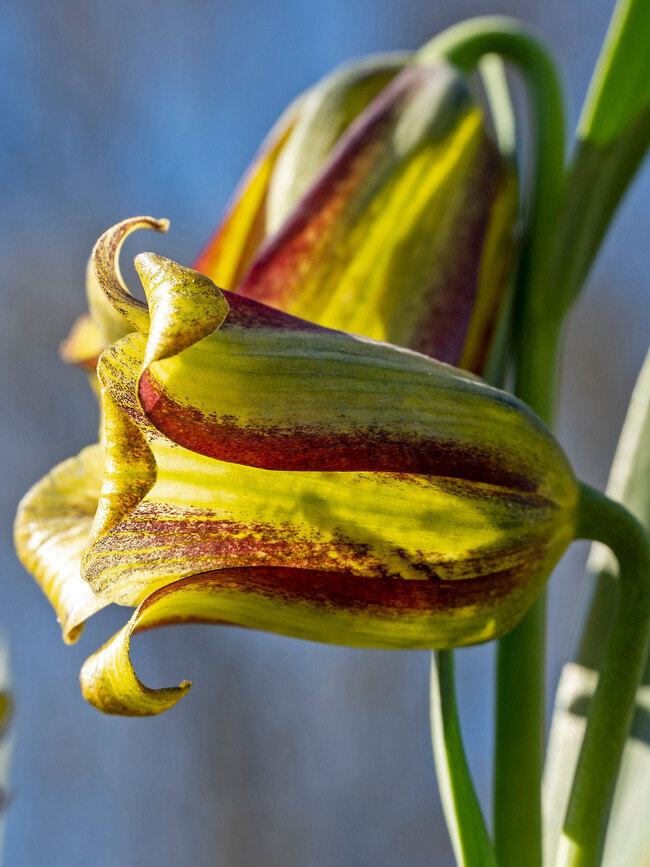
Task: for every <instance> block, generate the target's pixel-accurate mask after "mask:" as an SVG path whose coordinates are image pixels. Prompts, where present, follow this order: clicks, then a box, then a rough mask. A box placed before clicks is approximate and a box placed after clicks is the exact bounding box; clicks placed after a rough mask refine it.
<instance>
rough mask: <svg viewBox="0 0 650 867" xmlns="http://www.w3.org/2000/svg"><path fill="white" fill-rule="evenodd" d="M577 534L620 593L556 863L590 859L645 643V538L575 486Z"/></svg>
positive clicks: (592, 866) (648, 587) (648, 552)
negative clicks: (604, 562) (608, 554)
mask: <svg viewBox="0 0 650 867" xmlns="http://www.w3.org/2000/svg"><path fill="white" fill-rule="evenodd" d="M578 536H579V537H581V538H587V539H595V540H597V541H600V542H603V543H604V544H605V545H607V546H608V547H609V548H611V549H612V551H613V552H614V554H615V555H616V558H617V559H618V562H619V591H618V593H619V596H618V604H617V607H616V613H615V616H614V623H613V626H612V629H611V632H610V635H609V638H608V640H607V647H606V650H605V661H604V663H603V666H602V668H601V671H600V676H599V680H598V688H597V689H596V693H595V695H594V698H593V699H592V702H591V707H590V710H589V715H588V718H587V729H586V731H585V736H584V740H583V743H582V749H581V751H580V757H579V759H578V766H577V768H576V773H575V776H574V779H573V787H572V789H571V796H570V798H569V806H568V808H567V813H566V819H565V823H564V830H563V832H562V838H561V841H560V846H559V850H558V855H557V860H556V867H596V865H598V864H599V862H600V857H601V854H602V847H603V843H604V838H605V830H606V824H607V817H608V814H609V809H610V806H611V799H612V795H613V793H614V784H615V782H616V774H617V771H618V766H619V762H620V759H621V753H622V751H623V747H624V746H625V741H626V738H627V736H628V733H629V730H630V725H631V723H632V716H633V713H634V700H635V695H636V690H637V686H638V683H639V680H640V678H641V675H642V673H643V668H644V664H645V658H646V654H647V652H648V644H649V643H650V539H649V538H648V535H647V534H646V532H645V530H644V529H643V527H642V526H641V524H640V523H639V522H638V521H637V520H636V518H634V517H633V515H632V514H631V513H630V512H628V511H627V510H626V509H625V508H624V507H623V506H621V505H619V504H618V503H615V502H613V501H612V500H609V499H608V498H607V497H606V496H605V495H604V494H601V493H599V492H598V491H595V490H593V488H590V487H589V486H587V485H583V486H582V488H581V509H580V525H579V527H578Z"/></svg>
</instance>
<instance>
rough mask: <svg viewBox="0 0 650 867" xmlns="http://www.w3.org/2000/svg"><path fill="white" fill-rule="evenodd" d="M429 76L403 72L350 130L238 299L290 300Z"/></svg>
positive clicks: (276, 302)
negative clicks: (397, 120)
mask: <svg viewBox="0 0 650 867" xmlns="http://www.w3.org/2000/svg"><path fill="white" fill-rule="evenodd" d="M435 74H436V72H435V71H432V70H431V69H427V68H425V67H410V68H407V69H404V70H403V71H402V72H401V73H400V74H399V75H398V76H397V77H396V78H395V79H394V80H393V81H392V82H391V84H389V85H388V86H387V87H386V88H384V90H383V91H382V92H381V93H380V95H379V96H377V97H376V98H375V100H373V102H372V104H371V106H372V107H371V108H370V109H366V111H365V112H363V113H362V114H361V115H360V116H359V118H357V120H356V121H354V122H353V123H352V124H351V125H350V127H349V129H348V130H347V132H346V134H345V135H344V136H343V137H342V138H341V140H340V142H339V143H338V145H337V146H336V148H335V149H334V151H333V152H332V154H331V155H330V159H329V161H328V163H327V166H326V168H325V169H324V171H323V173H322V175H321V176H320V178H319V179H318V180H317V181H316V183H315V184H314V185H313V186H312V187H311V189H310V190H309V191H308V192H307V194H306V195H305V197H304V198H303V199H302V200H301V201H300V202H299V203H298V205H297V206H296V207H295V209H294V210H293V212H292V214H291V216H290V217H289V219H288V220H287V222H286V223H285V224H284V226H283V227H282V228H281V229H280V231H279V232H278V233H277V234H276V235H275V236H273V237H272V238H271V239H270V240H269V241H268V242H267V244H266V245H265V246H263V247H262V249H261V250H260V252H259V253H258V255H257V257H256V259H255V260H254V261H253V264H252V266H251V268H250V270H249V272H248V274H247V275H246V276H245V277H244V280H243V282H242V284H241V286H240V287H239V292H240V293H241V294H243V295H246V296H248V297H250V298H257V299H258V300H260V301H264V302H265V303H267V304H273V305H274V306H278V307H283V306H286V305H287V304H288V303H289V302H291V301H292V300H293V297H294V296H295V294H296V291H298V292H299V291H300V288H299V283H300V279H301V273H302V272H303V271H305V270H311V269H312V268H313V267H314V266H318V264H319V262H318V261H317V260H318V259H319V254H321V253H322V248H323V245H324V244H325V245H326V246H327V244H328V241H329V237H328V233H329V231H330V227H331V226H332V224H333V223H335V221H336V220H337V218H338V217H339V215H340V214H341V213H342V212H343V211H344V210H345V209H346V208H348V207H349V204H350V201H351V199H352V198H353V197H354V194H355V193H356V192H357V190H358V188H359V185H360V183H362V182H363V181H364V180H365V179H366V177H367V175H368V174H369V172H370V171H371V169H372V166H373V164H374V163H375V162H376V160H377V157H378V154H379V153H381V151H382V150H383V149H384V148H385V147H386V141H385V139H386V133H387V131H388V130H390V129H391V127H392V126H393V125H394V123H395V118H396V117H397V116H398V115H399V112H400V110H401V108H402V106H403V104H404V103H405V102H406V101H408V100H409V99H411V98H412V97H413V95H414V94H416V93H417V92H418V90H419V89H420V88H421V87H422V85H423V84H424V83H426V81H427V80H429V79H430V78H431V76H432V75H435Z"/></svg>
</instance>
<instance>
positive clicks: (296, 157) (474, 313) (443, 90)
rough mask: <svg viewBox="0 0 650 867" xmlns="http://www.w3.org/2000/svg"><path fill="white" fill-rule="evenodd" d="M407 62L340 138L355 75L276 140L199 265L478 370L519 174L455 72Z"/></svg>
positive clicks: (307, 106)
mask: <svg viewBox="0 0 650 867" xmlns="http://www.w3.org/2000/svg"><path fill="white" fill-rule="evenodd" d="M417 60H418V56H417V55H415V56H414V58H413V62H412V63H411V64H409V65H405V66H404V67H403V69H402V70H401V71H400V72H399V73H398V74H397V75H395V74H394V66H395V64H396V63H398V62H400V59H399V58H398V59H395V58H392V64H393V66H392V67H391V65H390V63H389V62H388V61H387V60H384V61H383V64H384V65H383V67H382V68H381V69H379V70H377V69H375V70H374V77H372V78H371V81H372V83H373V84H374V85H375V87H376V85H377V83H378V82H379V81H380V80H381V78H380V72H381V73H382V74H383V76H384V80H385V78H386V77H387V75H388V73H389V72H392V73H393V75H392V77H391V80H390V81H389V83H387V84H386V85H385V86H384V87H383V88H382V89H381V90H380V91H379V93H378V94H377V95H376V96H375V97H374V99H372V100H370V101H369V103H368V104H367V105H366V106H365V108H363V110H362V111H361V112H360V113H359V114H358V115H357V116H356V117H355V118H354V120H353V122H351V123H349V125H348V126H345V127H344V128H342V126H343V125H342V124H341V123H340V122H335V121H334V120H332V117H334V118H337V119H339V118H340V116H341V115H342V114H343V112H341V111H339V113H338V114H337V113H336V112H334V111H333V110H332V103H334V104H335V105H340V104H341V103H342V102H344V97H345V96H348V97H349V93H350V92H356V91H354V88H353V83H354V85H356V86H357V87H358V80H359V78H360V77H361V72H360V71H359V69H358V68H353V71H354V72H355V73H356V75H353V74H352V73H351V72H349V73H348V75H347V77H345V76H343V77H342V76H340V75H339V76H338V77H336V76H335V77H333V78H332V79H326V80H325V81H324V82H323V83H322V84H321V85H320V86H317V87H316V88H315V89H314V91H313V92H312V93H311V94H309V95H308V96H307V97H306V98H305V101H304V103H303V104H302V105H299V106H298V107H297V108H296V109H295V111H294V113H293V114H292V115H290V117H289V118H285V120H283V121H282V122H281V126H280V129H279V130H275V131H274V132H273V133H272V134H271V136H270V138H269V141H268V142H267V143H266V145H265V147H264V148H263V149H262V152H261V155H260V156H259V157H258V158H257V160H256V162H255V163H254V164H253V167H252V168H251V170H249V173H248V174H247V176H246V179H245V181H244V183H243V184H242V186H241V190H240V192H239V193H238V195H237V197H236V198H235V201H234V203H233V205H232V206H231V208H230V210H229V212H228V214H227V216H226V218H225V219H224V222H223V223H222V225H221V227H220V228H219V229H218V230H217V233H216V235H215V237H214V238H213V240H212V241H211V242H210V244H209V245H208V246H207V248H206V249H205V251H204V252H203V254H202V255H201V256H200V257H199V259H198V261H197V263H196V267H197V269H198V270H200V271H202V272H203V273H205V274H206V275H208V276H209V277H211V278H212V279H213V280H214V281H215V282H216V283H217V285H219V286H221V287H223V288H225V289H231V290H233V291H237V292H238V293H240V294H243V295H246V296H248V297H250V298H254V299H256V300H258V301H262V302H264V303H266V304H269V305H271V306H274V307H277V308H279V309H281V310H284V311H285V312H289V313H292V314H294V315H297V316H300V317H302V318H305V319H309V320H311V321H314V322H318V323H319V324H321V325H326V326H329V327H333V328H343V329H345V330H346V331H352V332H354V333H355V334H362V335H365V336H367V337H373V338H375V339H379V340H388V341H390V342H392V343H398V344H400V345H402V346H410V347H411V348H413V349H417V350H418V351H421V352H424V353H426V354H428V355H431V356H433V357H435V358H438V359H439V360H442V361H447V362H449V363H452V364H455V365H459V366H461V367H463V368H465V369H468V370H473V371H475V372H478V373H480V372H481V371H482V370H483V368H484V365H485V362H486V358H487V354H488V350H489V345H490V339H491V337H492V333H493V330H494V327H495V323H496V321H497V318H498V313H499V309H500V306H501V302H502V300H503V296H504V290H505V288H506V284H507V281H508V278H509V273H510V266H511V261H512V255H511V254H512V246H513V233H514V226H515V222H516V214H517V189H516V181H515V176H514V172H513V170H512V167H511V166H510V165H509V164H508V162H507V161H506V160H505V159H504V157H503V156H502V155H501V154H500V153H499V151H498V150H497V147H496V146H495V144H494V143H493V141H492V139H491V138H490V135H489V134H488V132H487V130H486V125H485V122H484V118H483V113H482V110H481V109H480V107H479V106H478V104H477V103H476V101H475V100H474V99H473V97H472V96H471V94H470V91H469V89H468V86H467V82H466V79H465V78H464V77H463V75H462V74H461V73H460V72H458V71H457V70H456V69H454V68H453V67H452V66H450V65H448V64H446V63H444V62H442V61H441V62H439V63H437V64H435V65H427V64H424V63H418V62H417ZM368 75H369V73H368ZM369 92H370V93H372V89H371V88H366V90H365V91H364V93H365V94H368V93H369ZM354 104H355V107H357V106H359V105H360V101H359V100H357V102H355V103H354ZM349 117H350V115H348V116H347V117H346V119H349ZM333 131H335V133H336V134H337V135H339V136H340V137H339V138H334V136H333V135H332V133H333Z"/></svg>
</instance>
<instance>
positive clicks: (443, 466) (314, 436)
mask: <svg viewBox="0 0 650 867" xmlns="http://www.w3.org/2000/svg"><path fill="white" fill-rule="evenodd" d="M139 397H140V402H141V405H142V408H143V409H144V411H145V413H146V414H147V416H148V418H149V420H150V421H151V423H152V424H153V425H154V426H155V427H156V428H158V430H160V431H161V432H162V433H164V434H165V436H167V437H169V439H171V440H172V441H173V442H175V443H178V444H179V445H181V446H184V447H185V448H187V449H190V450H191V451H194V452H197V453H198V454H201V455H206V456H207V457H210V458H215V459H216V460H220V461H228V462H230V463H237V464H244V465H246V466H251V467H258V468H260V469H266V470H300V471H322V472H386V473H416V474H420V475H432V476H446V477H450V478H457V479H464V480H467V481H474V482H484V483H485V484H491V485H499V486H501V487H504V488H513V489H516V490H519V491H521V492H527V491H534V490H536V487H537V485H536V481H535V479H534V478H532V479H531V478H530V477H529V476H527V475H525V474H524V473H523V472H519V471H517V470H511V469H508V467H507V461H506V460H504V457H503V455H502V454H501V453H499V452H498V451H497V450H496V449H494V448H492V447H491V446H490V445H489V443H481V444H479V443H474V444H472V446H471V447H468V448H463V447H462V446H460V445H457V444H453V443H450V442H448V441H442V440H436V439H435V438H433V437H425V436H417V435H413V434H411V435H409V434H407V433H403V432H400V431H387V430H385V429H382V428H379V427H376V428H373V427H364V428H359V429H358V430H346V431H337V430H335V429H332V428H330V429H329V430H324V429H323V427H315V428H308V427H304V426H297V425H296V426H294V427H291V426H290V425H289V424H287V425H285V426H282V427H280V426H265V425H263V424H262V423H260V424H258V425H256V426H248V427H244V426H243V425H242V424H241V423H239V422H238V421H237V420H235V419H233V418H232V417H227V416H224V417H220V418H217V417H209V416H206V415H204V414H203V413H201V412H200V411H199V410H197V409H195V408H193V407H188V406H184V405H182V404H180V403H178V402H176V401H174V400H173V399H171V398H170V397H169V395H168V394H167V393H166V392H165V390H164V389H163V388H162V387H161V385H160V384H159V383H158V382H157V381H156V380H155V379H154V377H153V376H152V375H151V374H150V373H149V372H148V371H145V373H144V374H143V375H142V377H141V379H140V385H139Z"/></svg>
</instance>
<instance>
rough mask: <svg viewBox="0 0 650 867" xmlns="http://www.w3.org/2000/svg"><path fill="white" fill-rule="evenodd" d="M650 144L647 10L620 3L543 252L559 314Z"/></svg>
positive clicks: (630, 0)
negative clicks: (547, 258)
mask: <svg viewBox="0 0 650 867" xmlns="http://www.w3.org/2000/svg"><path fill="white" fill-rule="evenodd" d="M649 144H650V8H649V7H648V2H647V0H619V2H618V4H617V5H616V8H615V10H614V14H613V16H612V20H611V23H610V26H609V29H608V32H607V35H606V37H605V42H604V44H603V48H602V51H601V53H600V57H599V59H598V63H597V65H596V69H595V71H594V74H593V78H592V80H591V84H590V87H589V93H588V94H587V98H586V100H585V105H584V107H583V111H582V116H581V118H580V123H579V124H578V130H577V134H576V143H575V147H574V153H573V158H572V161H571V165H570V166H569V170H568V174H567V179H566V184H565V188H564V195H563V200H562V202H561V206H560V208H559V210H558V222H557V230H556V234H555V239H554V244H553V246H552V249H551V251H550V281H549V282H550V285H552V286H555V287H556V290H555V291H556V292H557V293H558V298H560V300H561V304H562V307H563V310H564V311H565V312H566V311H568V310H569V308H570V307H571V304H572V303H573V301H574V300H575V298H576V297H577V295H578V293H579V292H580V288H581V286H582V285H583V283H584V281H585V279H586V277H587V274H588V272H589V269H590V267H591V265H592V263H593V261H594V259H595V257H596V254H597V253H598V249H599V247H600V245H601V243H602V240H603V238H604V236H605V233H606V231H607V229H608V227H609V225H610V223H611V221H612V217H613V216H614V213H615V211H616V209H617V207H618V205H619V203H620V201H621V199H622V198H623V195H624V194H625V191H626V190H627V187H628V186H629V184H630V181H631V180H632V178H633V177H634V175H635V173H636V171H637V169H638V168H639V166H640V165H641V162H642V160H643V158H644V156H645V153H646V151H647V149H648V145H649Z"/></svg>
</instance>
